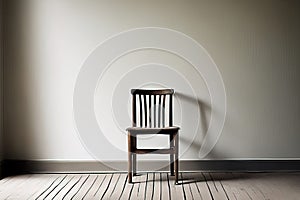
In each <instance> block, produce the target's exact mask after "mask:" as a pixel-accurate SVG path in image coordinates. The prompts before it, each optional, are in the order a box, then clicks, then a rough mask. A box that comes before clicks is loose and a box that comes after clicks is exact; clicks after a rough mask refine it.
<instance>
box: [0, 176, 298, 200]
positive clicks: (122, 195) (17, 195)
mask: <svg viewBox="0 0 300 200" xmlns="http://www.w3.org/2000/svg"><path fill="white" fill-rule="evenodd" d="M133 180H134V181H135V184H128V183H127V175H126V174H124V173H114V174H28V175H20V176H13V177H7V178H5V179H2V180H1V181H0V199H22V200H23V199H113V200H115V199H154V200H157V199H188V200H189V199H195V200H196V199H197V200H198V199H203V200H206V199H216V200H218V199H241V200H246V199H250V200H251V199H265V200H266V199H289V200H292V199H295V200H296V199H300V173H200V172H197V173H180V184H179V185H174V177H171V176H169V174H168V173H157V172H156V173H143V174H140V175H139V176H136V177H134V179H133Z"/></svg>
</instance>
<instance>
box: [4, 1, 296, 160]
mask: <svg viewBox="0 0 300 200" xmlns="http://www.w3.org/2000/svg"><path fill="white" fill-rule="evenodd" d="M296 4H298V3H296V1H221V0H220V1H84V0H81V1H79V0H74V1H68V0H63V1H62V0H60V1H59V0H43V1H40V0H26V1H21V0H19V1H18V0H9V1H6V5H5V6H6V7H5V9H6V11H7V13H8V14H7V16H6V23H7V26H6V32H5V34H6V38H7V40H6V43H7V46H6V49H5V59H6V60H5V71H4V75H5V121H4V123H5V125H4V126H5V127H4V131H5V150H6V151H5V158H7V159H71V160H81V159H92V156H91V155H90V154H89V153H88V151H87V150H86V149H85V148H84V146H83V145H82V143H81V140H80V138H79V136H78V133H77V132H76V126H75V123H74V120H73V105H72V104H73V91H74V86H75V83H76V78H77V75H78V73H79V71H80V69H81V66H82V64H83V63H84V61H85V60H86V59H87V57H88V55H89V54H90V53H91V52H92V51H93V50H94V49H95V48H96V47H97V45H99V44H100V43H101V42H102V41H104V40H106V39H107V38H108V37H110V36H112V35H113V34H117V33H119V32H121V31H124V30H128V29H132V28H137V27H149V26H151V27H152V26H153V27H164V28H169V29H174V30H177V31H180V32H183V33H185V34H187V35H189V36H190V37H192V38H194V39H195V40H196V41H197V42H198V43H200V44H201V45H202V46H203V47H204V48H205V49H206V50H207V51H208V52H209V54H210V55H211V57H212V58H213V60H214V61H215V63H216V64H217V66H218V67H219V70H220V73H221V75H222V77H223V80H224V84H225V88H226V94H227V117H226V121H225V125H224V129H223V131H222V134H221V137H220V138H219V140H218V142H217V144H216V146H215V148H214V149H213V151H212V152H211V153H210V154H209V155H208V156H207V158H214V159H228V158H234V159H247V158H274V159H281V158H283V159H285V158H299V157H300V149H299V141H300V135H299V131H300V123H299V119H300V118H299V113H300V104H299V102H300V90H299V85H300V68H299V64H300V60H299V58H300V56H299V54H300V40H299V35H300V25H299V18H300V12H299V4H298V5H296ZM152 60H154V61H157V62H166V63H168V64H170V65H171V66H173V67H174V68H176V67H177V68H176V69H177V70H179V71H180V72H181V73H184V72H185V71H186V73H187V75H186V76H192V75H193V72H192V71H191V68H190V66H188V64H187V63H184V62H183V61H182V60H180V59H179V58H178V57H176V56H173V55H170V54H167V53H162V52H158V51H155V50H153V51H139V52H135V53H132V54H130V55H128V56H125V57H124V58H121V59H120V60H119V61H117V62H116V63H114V64H113V67H112V70H115V72H116V73H117V72H118V70H116V69H118V68H119V69H121V68H122V67H126V66H127V67H128V66H129V65H131V64H141V63H146V62H150V61H152ZM179 63H180V64H179ZM141 73H142V72H141ZM141 76H145V75H143V74H141ZM109 77H110V78H111V79H110V78H109ZM113 78H115V79H116V80H118V79H121V77H119V78H118V77H116V76H114V75H112V74H108V76H107V79H108V81H109V80H111V81H113V80H114V79H113ZM169 78H171V77H169ZM190 81H191V83H192V87H193V88H194V89H195V90H197V91H198V97H199V99H200V100H201V101H203V102H204V103H205V105H207V108H205V111H204V112H205V116H206V118H208V117H209V113H210V108H209V107H210V100H209V93H208V91H207V88H206V86H205V83H204V82H203V79H202V78H201V77H198V79H192V78H190ZM112 83H114V82H112ZM172 86H173V87H174V88H175V89H177V88H181V86H182V85H181V83H180V82H178V83H177V85H176V83H174V85H172ZM105 89H106V90H109V84H106V85H105ZM125 89H126V90H127V89H128V88H124V90H125ZM180 92H182V93H183V94H184V92H185V91H180ZM101 95H103V94H102V93H101V91H96V93H95V99H97V98H98V99H101V98H102V96H101ZM186 95H189V94H186ZM177 98H178V99H179V100H181V101H182V102H184V101H186V99H184V98H181V99H180V97H177ZM124 101H128V99H124ZM185 103H186V104H185V105H188V102H185ZM95 107H96V108H97V104H96V105H95ZM99 108H101V107H99ZM187 109H190V108H186V107H182V110H183V111H186V110H187ZM177 111H178V110H177ZM95 112H96V115H97V116H98V120H100V121H101V120H104V119H101V116H102V115H101V110H99V109H98V110H97V109H96V111H95ZM108 114H111V113H108ZM201 116H202V114H201ZM99 117H100V118H99ZM182 117H183V119H185V120H186V119H189V115H188V114H182ZM179 118H180V116H177V118H176V120H177V122H178V121H180V120H179ZM208 119H209V118H208ZM200 120H202V119H200ZM187 121H188V120H187ZM124 122H126V119H125V120H124ZM185 123H186V124H188V123H190V122H185ZM197 123H199V124H196V125H199V126H200V129H199V132H198V133H197V135H196V138H195V139H194V135H193V133H194V132H195V129H194V127H193V126H191V127H190V128H189V127H188V126H185V127H184V128H182V131H181V141H180V144H181V150H182V151H184V154H183V155H182V159H198V151H199V147H200V144H201V138H202V136H203V135H201V134H203V132H205V129H206V128H207V123H208V122H207V120H206V121H205V122H204V124H203V121H200V122H197ZM128 125H129V124H128ZM191 125H195V123H193V124H191ZM112 130H113V129H112ZM81 134H82V133H81ZM87 134H88V133H87ZM192 141H194V143H193V144H192V145H191V146H190V147H189V148H188V145H187V144H189V143H191V142H192ZM115 143H116V144H120V145H121V148H124V150H126V140H125V139H124V135H122V134H121V132H120V137H116V138H115ZM104 147H105V148H104ZM113 149H114V148H113V146H111V148H110V146H109V145H108V146H105V145H102V144H101V141H99V150H100V151H103V152H111V151H113ZM182 153H183V152H182ZM100 159H104V160H125V159H126V155H125V153H124V154H119V155H114V154H109V157H107V156H105V154H103V157H101V158H100Z"/></svg>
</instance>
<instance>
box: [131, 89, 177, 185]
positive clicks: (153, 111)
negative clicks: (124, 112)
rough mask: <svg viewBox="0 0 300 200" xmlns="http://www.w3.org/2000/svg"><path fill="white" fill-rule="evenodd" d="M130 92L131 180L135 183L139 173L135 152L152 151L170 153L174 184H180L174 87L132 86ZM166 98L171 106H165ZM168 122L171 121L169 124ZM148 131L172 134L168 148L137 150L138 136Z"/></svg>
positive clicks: (144, 152) (148, 132) (149, 132)
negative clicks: (133, 179)
mask: <svg viewBox="0 0 300 200" xmlns="http://www.w3.org/2000/svg"><path fill="white" fill-rule="evenodd" d="M131 94H132V127H129V128H127V129H126V130H127V131H128V182H129V183H132V176H134V175H136V154H149V153H152V154H170V172H171V175H172V176H174V175H175V184H177V183H178V149H179V144H178V131H179V127H175V126H173V94H174V90H173V89H160V90H149V89H132V90H131ZM166 101H167V102H168V103H167V104H168V106H166ZM138 110H139V112H138ZM166 112H167V115H166ZM137 119H138V120H137ZM167 121H168V123H166V122H167ZM166 124H167V126H166ZM145 134H164V135H169V142H170V144H169V145H170V146H169V148H164V149H138V148H137V136H138V135H145ZM174 161H175V169H174ZM174 171H175V173H174Z"/></svg>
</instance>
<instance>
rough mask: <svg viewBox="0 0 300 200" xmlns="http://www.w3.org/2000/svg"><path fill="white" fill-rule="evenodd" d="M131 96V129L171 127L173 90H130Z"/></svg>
mask: <svg viewBox="0 0 300 200" xmlns="http://www.w3.org/2000/svg"><path fill="white" fill-rule="evenodd" d="M131 94H132V126H133V127H147V128H163V127H165V126H173V94H174V90H173V89H155V90H154V89H132V90H131ZM166 122H168V123H167V124H168V125H166Z"/></svg>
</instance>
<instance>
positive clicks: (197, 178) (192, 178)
mask: <svg viewBox="0 0 300 200" xmlns="http://www.w3.org/2000/svg"><path fill="white" fill-rule="evenodd" d="M175 96H176V97H178V98H179V99H181V100H182V101H186V102H188V103H191V104H196V105H197V106H198V107H199V112H200V113H199V114H200V119H199V123H200V124H199V125H200V126H199V127H201V129H200V130H199V131H198V133H200V134H202V135H201V138H204V137H205V135H206V133H207V129H208V126H209V123H210V121H209V119H208V117H207V113H209V112H210V111H211V105H210V104H209V103H206V102H204V101H203V100H201V99H199V98H195V97H193V96H191V95H187V94H184V93H181V92H176V93H175ZM180 142H181V143H186V144H189V143H190V141H189V140H187V139H186V138H185V137H180ZM201 145H202V144H201V141H195V140H194V141H193V142H192V144H191V146H190V148H191V149H192V151H196V152H197V153H198V152H199V150H200V149H201ZM209 155H210V157H212V158H214V157H223V156H225V155H224V152H222V153H221V152H216V151H215V150H214V151H211V152H210V153H209ZM203 164H204V163H203ZM200 168H201V167H200ZM204 168H206V167H205V166H204ZM205 171H207V172H205V173H204V172H198V173H180V176H179V178H180V182H179V184H189V183H193V182H203V181H215V180H225V179H226V180H228V179H234V178H235V177H234V175H233V174H232V173H209V172H208V171H210V170H209V169H207V170H205Z"/></svg>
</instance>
